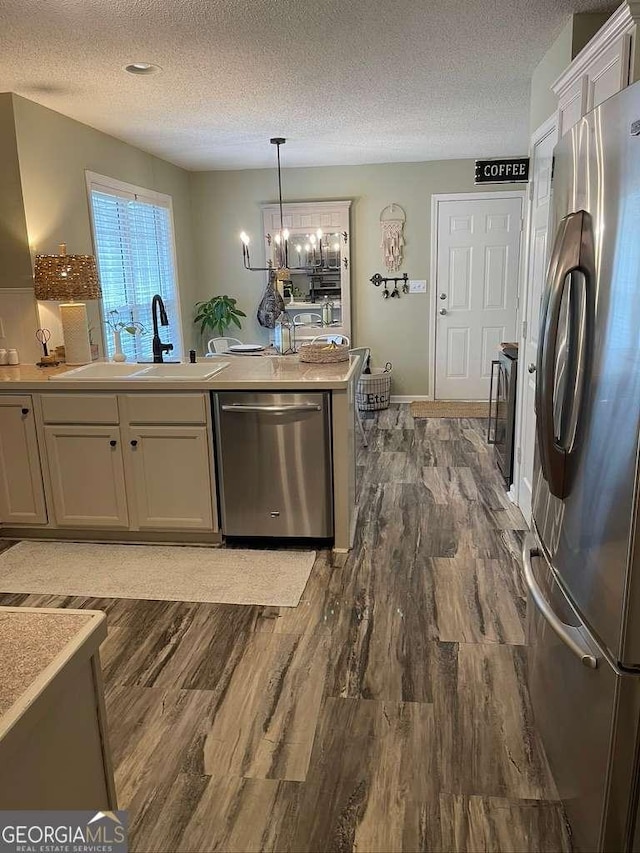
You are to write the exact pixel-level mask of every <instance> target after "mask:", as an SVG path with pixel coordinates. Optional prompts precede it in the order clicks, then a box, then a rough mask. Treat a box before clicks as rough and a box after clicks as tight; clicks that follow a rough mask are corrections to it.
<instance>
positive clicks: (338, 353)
mask: <svg viewBox="0 0 640 853" xmlns="http://www.w3.org/2000/svg"><path fill="white" fill-rule="evenodd" d="M298 355H299V357H300V361H307V362H311V363H312V364H335V362H337V361H349V345H348V344H336V345H335V346H333V347H332V346H331V345H330V344H328V343H327V341H322V342H321V343H317V344H302V345H301V347H300V349H299V350H298Z"/></svg>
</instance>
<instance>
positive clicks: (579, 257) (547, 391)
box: [535, 210, 594, 498]
mask: <svg viewBox="0 0 640 853" xmlns="http://www.w3.org/2000/svg"><path fill="white" fill-rule="evenodd" d="M590 220H591V217H590V216H589V214H588V213H587V212H586V211H584V210H579V211H578V212H577V213H570V214H569V215H568V216H566V217H565V218H564V219H563V220H562V222H561V223H560V226H559V229H558V234H557V237H556V243H555V245H554V249H553V254H552V257H551V261H550V264H549V272H548V277H547V287H546V291H545V301H544V305H543V310H542V320H541V325H542V339H541V343H540V347H539V349H538V363H537V371H536V372H537V376H538V381H537V382H536V391H535V394H536V430H537V433H538V446H539V449H540V461H541V465H542V473H543V476H544V478H545V480H546V481H547V484H548V486H549V491H550V492H551V494H552V495H555V496H556V497H557V498H564V497H566V495H567V493H568V480H567V478H566V467H567V456H568V450H567V448H565V447H563V446H562V445H561V444H560V443H559V441H556V436H555V429H554V419H553V405H554V399H553V388H554V379H555V366H556V365H555V356H556V345H557V337H558V325H559V321H560V311H561V307H562V297H563V294H564V289H565V286H566V283H567V277H568V276H569V275H570V274H571V273H572V272H581V273H582V274H583V275H584V278H585V287H586V288H587V291H586V294H585V297H584V298H585V303H586V306H587V314H586V317H585V322H586V323H587V328H588V334H589V336H590V335H591V328H592V326H591V316H592V310H591V303H592V291H593V287H592V283H593V280H594V270H593V242H592V229H591V227H590V225H591V223H590ZM582 387H584V381H581V389H582ZM581 389H579V391H578V393H579V394H580V397H581V396H582V390H581ZM578 403H579V400H578ZM577 416H578V412H577V411H576V412H575V417H577Z"/></svg>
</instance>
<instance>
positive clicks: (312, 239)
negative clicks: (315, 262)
mask: <svg viewBox="0 0 640 853" xmlns="http://www.w3.org/2000/svg"><path fill="white" fill-rule="evenodd" d="M309 242H310V243H311V245H312V246H315V244H316V235H315V234H312V235H311V237H309Z"/></svg>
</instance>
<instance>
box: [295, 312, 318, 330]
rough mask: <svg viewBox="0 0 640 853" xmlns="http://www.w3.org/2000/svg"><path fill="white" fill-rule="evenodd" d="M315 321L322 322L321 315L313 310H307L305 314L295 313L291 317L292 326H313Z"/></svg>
mask: <svg viewBox="0 0 640 853" xmlns="http://www.w3.org/2000/svg"><path fill="white" fill-rule="evenodd" d="M315 323H320V324H321V323H322V315H321V314H316V313H315V312H313V311H308V312H307V313H305V314H296V315H295V317H294V318H293V325H294V326H313V325H314V324H315Z"/></svg>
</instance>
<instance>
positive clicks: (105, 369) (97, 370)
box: [49, 361, 140, 382]
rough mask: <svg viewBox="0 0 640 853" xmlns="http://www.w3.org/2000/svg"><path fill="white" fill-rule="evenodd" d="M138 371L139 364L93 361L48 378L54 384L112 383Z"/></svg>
mask: <svg viewBox="0 0 640 853" xmlns="http://www.w3.org/2000/svg"><path fill="white" fill-rule="evenodd" d="M139 370H140V365H139V364H131V363H129V364H127V362H115V361H95V362H92V363H91V364H83V365H82V367H74V368H73V370H68V371H67V372H66V373H62V374H60V375H59V376H50V377H49V379H53V380H54V381H55V382H67V381H71V382H72V381H78V380H79V379H81V380H83V381H90V382H96V381H97V382H113V380H114V379H128V378H129V377H130V376H132V375H133V374H134V373H137V372H138V371H139Z"/></svg>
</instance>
